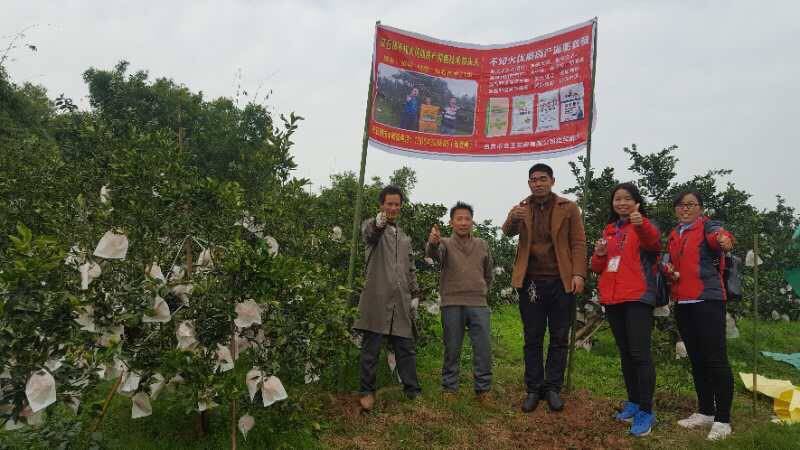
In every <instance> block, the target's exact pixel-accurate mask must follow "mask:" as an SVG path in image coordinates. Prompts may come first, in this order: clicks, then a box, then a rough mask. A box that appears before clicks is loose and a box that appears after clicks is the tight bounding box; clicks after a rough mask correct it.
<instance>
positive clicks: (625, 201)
mask: <svg viewBox="0 0 800 450" xmlns="http://www.w3.org/2000/svg"><path fill="white" fill-rule="evenodd" d="M613 205H614V212H615V213H617V214H619V216H620V217H621V218H623V219H624V218H626V217H628V216H630V215H631V213H632V212H634V211H636V200H635V199H634V198H633V196H632V195H631V193H630V192H628V191H626V190H625V189H617V191H616V192H614V199H613Z"/></svg>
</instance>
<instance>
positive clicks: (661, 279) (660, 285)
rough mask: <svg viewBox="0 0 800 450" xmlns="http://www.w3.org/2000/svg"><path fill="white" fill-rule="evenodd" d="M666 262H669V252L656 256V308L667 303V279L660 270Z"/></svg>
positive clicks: (668, 293) (668, 295)
mask: <svg viewBox="0 0 800 450" xmlns="http://www.w3.org/2000/svg"><path fill="white" fill-rule="evenodd" d="M667 262H669V253H662V254H661V256H660V257H658V264H657V265H656V304H655V307H656V308H658V307H661V306H664V305H666V304H668V303H669V297H670V291H669V281H667V276H666V275H665V274H664V272H663V270H662V266H663V265H664V264H666V263H667Z"/></svg>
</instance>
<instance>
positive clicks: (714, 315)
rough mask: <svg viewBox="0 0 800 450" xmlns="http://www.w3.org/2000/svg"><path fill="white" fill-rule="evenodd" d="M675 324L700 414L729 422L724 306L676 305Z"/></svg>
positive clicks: (730, 378)
mask: <svg viewBox="0 0 800 450" xmlns="http://www.w3.org/2000/svg"><path fill="white" fill-rule="evenodd" d="M675 321H676V322H677V323H678V331H679V332H680V334H681V339H683V343H684V344H685V345H686V353H688V354H689V361H690V362H691V363H692V378H693V379H694V389H695V391H696V392H697V406H698V410H699V412H700V414H705V415H707V416H714V420H715V421H717V422H723V423H730V421H731V403H732V402H733V373H732V372H731V366H730V365H729V364H728V350H727V344H726V342H725V303H724V302H722V301H719V300H705V301H702V302H700V303H690V304H688V305H685V304H680V303H678V306H677V307H676V308H675Z"/></svg>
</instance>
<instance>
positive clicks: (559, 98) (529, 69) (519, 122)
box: [369, 19, 597, 161]
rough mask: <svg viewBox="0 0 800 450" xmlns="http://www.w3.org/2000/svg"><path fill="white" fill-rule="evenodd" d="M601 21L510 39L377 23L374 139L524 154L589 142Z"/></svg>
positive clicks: (436, 150)
mask: <svg viewBox="0 0 800 450" xmlns="http://www.w3.org/2000/svg"><path fill="white" fill-rule="evenodd" d="M596 30H597V19H593V20H590V21H588V22H585V23H582V24H579V25H575V26H572V27H569V28H567V29H564V30H561V31H557V32H555V33H551V34H548V35H546V36H541V37H538V38H534V39H531V40H529V41H525V42H518V43H513V44H507V45H472V44H463V43H456V42H447V41H442V40H438V39H434V38H430V37H427V36H422V35H419V34H416V33H412V32H408V31H403V30H399V29H396V28H392V27H388V26H384V25H378V26H377V28H376V32H375V54H374V57H373V68H372V70H373V83H374V85H373V98H372V110H371V114H370V117H369V143H370V145H372V146H375V147H378V148H380V149H382V150H386V151H389V152H393V153H400V154H403V155H407V156H413V157H421V158H432V159H451V160H452V159H455V160H470V161H471V160H524V159H534V158H539V157H553V156H557V155H564V154H568V153H572V152H575V151H578V150H581V149H583V148H584V147H585V146H586V140H587V138H588V132H589V115H588V114H587V111H588V110H589V108H590V107H591V99H592V58H593V55H594V48H593V47H594V33H596Z"/></svg>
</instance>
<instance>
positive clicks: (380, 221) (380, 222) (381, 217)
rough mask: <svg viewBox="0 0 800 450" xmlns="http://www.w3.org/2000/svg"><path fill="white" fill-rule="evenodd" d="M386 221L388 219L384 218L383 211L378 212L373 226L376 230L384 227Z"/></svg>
mask: <svg viewBox="0 0 800 450" xmlns="http://www.w3.org/2000/svg"><path fill="white" fill-rule="evenodd" d="M388 221H389V219H387V218H386V213H384V212H383V211H381V212H379V213H378V215H377V216H375V226H376V227H378V228H383V227H385V226H386V222H388Z"/></svg>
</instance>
